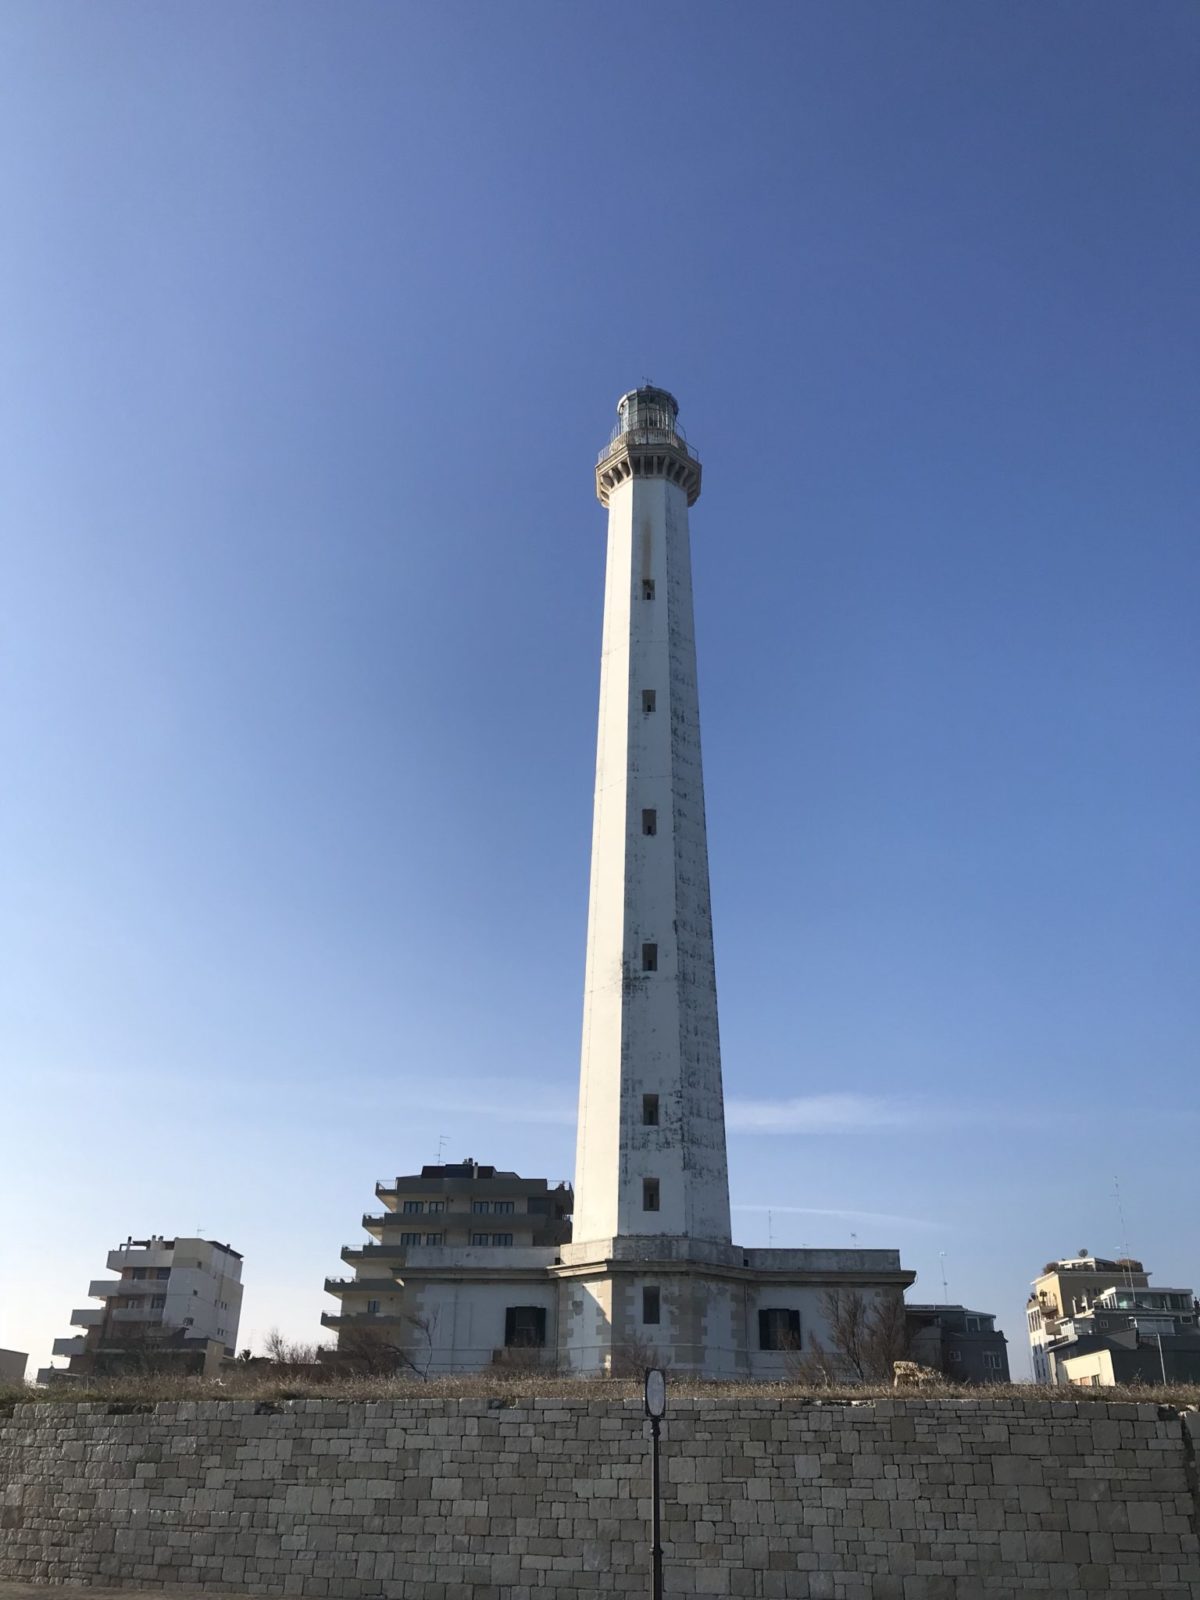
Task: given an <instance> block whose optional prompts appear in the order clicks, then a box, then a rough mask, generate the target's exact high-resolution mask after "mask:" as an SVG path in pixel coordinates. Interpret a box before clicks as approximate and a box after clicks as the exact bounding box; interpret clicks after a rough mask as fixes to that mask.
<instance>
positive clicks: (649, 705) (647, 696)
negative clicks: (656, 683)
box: [642, 689, 654, 716]
mask: <svg viewBox="0 0 1200 1600" xmlns="http://www.w3.org/2000/svg"><path fill="white" fill-rule="evenodd" d="M642 710H643V712H644V713H645V714H646V716H649V715H650V713H651V712H652V711H653V710H654V690H653V689H643V690H642Z"/></svg>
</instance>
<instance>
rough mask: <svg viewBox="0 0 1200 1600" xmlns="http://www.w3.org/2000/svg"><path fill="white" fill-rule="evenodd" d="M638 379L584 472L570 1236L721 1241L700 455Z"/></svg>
mask: <svg viewBox="0 0 1200 1600" xmlns="http://www.w3.org/2000/svg"><path fill="white" fill-rule="evenodd" d="M678 411H679V408H678V406H677V405H676V402H675V400H674V398H673V397H672V396H671V395H669V394H668V393H667V392H666V390H665V389H654V388H643V389H635V390H633V391H632V392H631V393H630V394H626V395H623V396H622V397H621V399H620V401H619V402H618V405H617V417H618V421H617V427H616V430H615V431H614V433H613V436H612V441H611V443H610V444H609V446H608V449H607V450H606V451H605V452H604V453H603V454H602V456H601V458H600V464H599V466H598V467H597V469H596V491H597V494H598V495H599V498H600V501H601V503H602V504H603V505H605V506H607V508H608V563H607V578H606V584H605V596H604V643H603V653H602V656H601V666H600V726H599V735H598V739H597V749H596V795H595V813H594V821H593V830H592V876H591V899H590V906H589V921H588V946H587V974H586V979H585V983H584V1010H583V1052H582V1065H581V1071H580V1089H579V1133H578V1148H577V1156H576V1168H575V1174H576V1175H575V1183H576V1200H575V1238H576V1240H578V1241H581V1242H582V1241H588V1240H593V1239H604V1238H612V1237H615V1236H622V1237H629V1236H666V1235H669V1236H671V1237H673V1238H676V1239H697V1240H708V1241H710V1242H717V1243H722V1244H728V1243H729V1239H730V1232H729V1175H728V1171H727V1168H726V1161H725V1115H724V1106H723V1102H722V1097H721V1047H720V1040H719V1037H718V1030H717V990H716V976H715V971H714V965H713V934H712V910H711V906H710V903H709V891H708V843H707V839H706V836H705V825H704V780H703V775H702V772H701V764H700V706H699V698H698V694H697V689H696V643H695V632H694V627H693V621H692V571H691V552H690V549H689V539H688V507H689V506H691V505H694V504H695V503H696V500H697V498H698V497H699V494H700V463H699V461H698V460H697V459H696V455H695V452H694V451H692V450H690V449H689V447H688V445H687V443H686V442H685V440H684V437H683V434H682V432H681V431H680V428H679V425H678V421H677V417H678Z"/></svg>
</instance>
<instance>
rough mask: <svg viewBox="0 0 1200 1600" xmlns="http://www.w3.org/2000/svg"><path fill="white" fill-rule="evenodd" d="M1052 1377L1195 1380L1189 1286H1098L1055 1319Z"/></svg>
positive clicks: (1197, 1346)
mask: <svg viewBox="0 0 1200 1600" xmlns="http://www.w3.org/2000/svg"><path fill="white" fill-rule="evenodd" d="M1046 1355H1047V1361H1048V1365H1049V1369H1050V1374H1051V1378H1050V1381H1051V1382H1052V1383H1073V1384H1080V1385H1083V1386H1085V1387H1093V1388H1095V1387H1103V1386H1108V1385H1112V1384H1118V1383H1146V1384H1154V1383H1200V1307H1198V1306H1197V1301H1196V1296H1195V1293H1194V1292H1193V1291H1192V1290H1191V1289H1178V1288H1155V1289H1151V1288H1148V1287H1147V1288H1140V1287H1139V1288H1131V1287H1129V1286H1128V1285H1126V1284H1114V1285H1113V1286H1112V1287H1111V1288H1108V1289H1103V1290H1101V1292H1100V1293H1099V1294H1098V1295H1097V1296H1096V1297H1095V1299H1094V1300H1093V1301H1092V1302H1091V1304H1090V1305H1089V1306H1088V1307H1087V1309H1086V1310H1083V1311H1079V1312H1077V1313H1074V1314H1072V1315H1071V1316H1069V1317H1063V1318H1061V1319H1060V1320H1059V1321H1058V1323H1057V1337H1056V1338H1055V1339H1054V1341H1053V1342H1052V1343H1051V1344H1049V1345H1048V1346H1047V1350H1046Z"/></svg>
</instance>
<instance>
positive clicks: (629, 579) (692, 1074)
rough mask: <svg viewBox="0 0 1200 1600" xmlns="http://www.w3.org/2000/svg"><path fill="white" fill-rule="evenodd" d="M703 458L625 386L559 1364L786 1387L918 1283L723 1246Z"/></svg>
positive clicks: (883, 1265) (665, 415) (893, 1258)
mask: <svg viewBox="0 0 1200 1600" xmlns="http://www.w3.org/2000/svg"><path fill="white" fill-rule="evenodd" d="M700 481H701V470H700V459H699V456H698V455H697V453H696V451H695V450H694V449H693V448H692V446H691V445H690V444H689V443H688V441H687V439H686V437H685V435H684V432H683V429H682V428H681V427H680V424H679V406H678V403H677V402H676V400H675V397H674V396H673V395H671V394H669V393H668V392H667V390H665V389H660V388H656V387H653V386H650V385H646V386H643V387H642V388H640V389H633V390H630V392H629V393H628V394H624V395H622V396H621V398H620V400H619V401H618V402H617V425H616V427H615V428H614V430H613V432H612V436H611V438H610V439H609V442H608V444H607V445H606V447H605V448H604V449H603V450H602V451H601V452H600V459H599V461H598V463H597V466H596V494H597V496H598V498H599V500H600V503H601V505H602V506H604V507H605V509H606V510H607V513H608V543H607V558H606V562H605V582H604V630H603V639H602V643H601V656H600V714H599V719H598V727H597V737H596V786H595V793H594V797H593V820H592V857H591V878H590V892H589V901H588V933H587V955H586V963H585V976H584V996H583V1040H582V1049H581V1055H580V1072H579V1124H578V1134H577V1142H576V1164H575V1215H574V1223H573V1232H572V1238H571V1242H570V1243H568V1244H564V1245H563V1246H562V1249H561V1253H560V1256H559V1258H558V1259H557V1260H556V1262H555V1265H554V1267H553V1268H552V1269H551V1273H552V1276H553V1277H554V1278H556V1279H557V1281H558V1283H559V1287H560V1300H559V1307H558V1361H559V1363H560V1365H562V1366H565V1367H569V1368H573V1369H575V1370H580V1371H593V1372H594V1371H607V1372H613V1371H622V1370H625V1371H630V1370H635V1369H637V1368H638V1366H639V1365H656V1364H667V1365H669V1366H670V1367H672V1368H673V1369H674V1370H676V1371H683V1372H693V1373H697V1374H702V1375H704V1376H707V1377H722V1376H751V1377H767V1378H769V1377H779V1376H781V1375H782V1374H783V1373H784V1372H785V1371H786V1370H788V1363H789V1362H791V1361H793V1360H794V1359H795V1358H796V1357H797V1355H798V1354H801V1353H803V1351H804V1350H806V1349H808V1348H810V1347H812V1341H813V1339H814V1337H815V1338H817V1339H818V1340H820V1339H822V1338H823V1339H825V1340H826V1341H827V1340H828V1338H829V1329H828V1324H827V1318H828V1314H829V1305H830V1295H831V1293H833V1292H837V1291H853V1292H857V1293H861V1294H862V1295H863V1296H864V1297H866V1299H868V1300H870V1299H873V1298H874V1297H876V1296H878V1295H880V1294H899V1293H901V1292H902V1291H903V1289H904V1287H905V1286H906V1285H907V1284H908V1283H910V1282H911V1281H912V1276H913V1275H912V1273H910V1272H906V1271H905V1270H904V1269H903V1268H902V1267H901V1265H900V1258H899V1254H898V1252H896V1251H894V1250H838V1249H831V1250H808V1249H802V1250H782V1249H781V1250H775V1249H768V1250H762V1249H754V1248H746V1249H743V1248H741V1247H739V1246H737V1245H735V1244H734V1243H733V1242H732V1233H731V1229H730V1204H729V1169H728V1162H727V1157H726V1147H725V1106H724V1097H723V1092H722V1084H721V1044H720V1033H719V1029H718V1024H717V984H716V970H715V963H714V960H713V927H712V904H711V900H710V897H709V876H708V837H707V827H706V823H705V815H704V773H703V765H702V762H701V756H700V699H699V693H698V689H697V681H696V635H695V623H694V617H693V608H692V556H691V541H690V532H689V527H688V513H689V511H690V509H691V508H692V507H693V506H694V505H695V504H696V502H697V500H698V499H699V498H700Z"/></svg>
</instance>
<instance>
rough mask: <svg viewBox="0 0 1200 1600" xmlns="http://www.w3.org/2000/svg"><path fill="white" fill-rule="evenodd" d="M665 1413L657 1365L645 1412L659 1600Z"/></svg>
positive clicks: (658, 1599)
mask: <svg viewBox="0 0 1200 1600" xmlns="http://www.w3.org/2000/svg"><path fill="white" fill-rule="evenodd" d="M666 1414H667V1375H666V1373H665V1372H662V1371H660V1370H659V1368H658V1367H651V1368H649V1370H648V1371H647V1373H646V1415H647V1416H648V1417H649V1418H650V1435H651V1438H652V1440H653V1444H652V1446H651V1450H652V1455H651V1469H650V1470H651V1479H650V1485H651V1486H650V1504H651V1516H652V1518H653V1524H652V1526H653V1538H652V1543H651V1546H650V1556H651V1561H652V1563H653V1572H654V1577H653V1588H652V1594H653V1600H662V1592H663V1557H662V1520H661V1513H660V1510H659V1489H658V1432H659V1428H660V1427H661V1426H662V1419H663V1417H664V1416H666Z"/></svg>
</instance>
